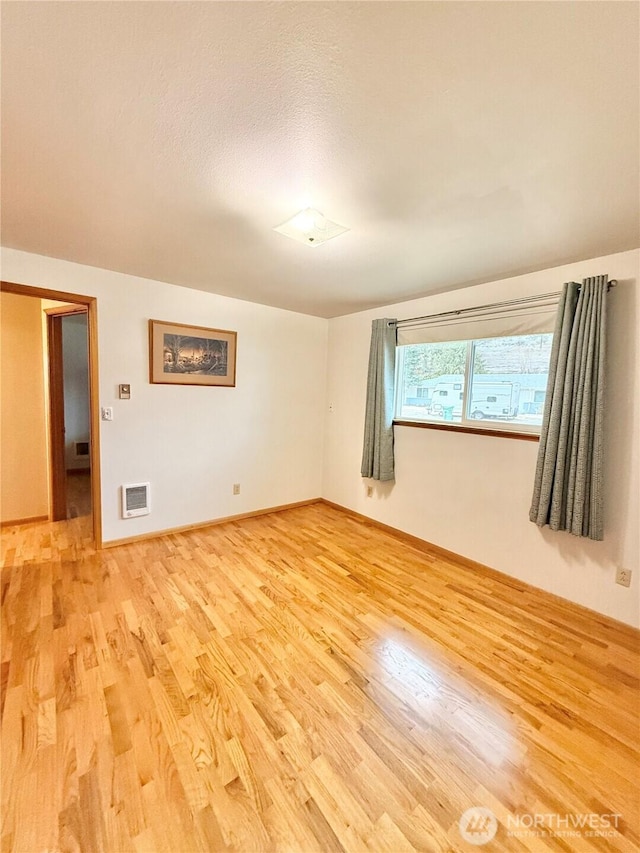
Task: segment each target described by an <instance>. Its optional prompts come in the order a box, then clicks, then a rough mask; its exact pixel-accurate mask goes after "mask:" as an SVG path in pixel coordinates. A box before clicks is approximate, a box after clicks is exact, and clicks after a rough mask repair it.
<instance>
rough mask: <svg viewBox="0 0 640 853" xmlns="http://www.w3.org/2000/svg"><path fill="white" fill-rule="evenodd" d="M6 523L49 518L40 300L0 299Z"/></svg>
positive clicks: (1, 512)
mask: <svg viewBox="0 0 640 853" xmlns="http://www.w3.org/2000/svg"><path fill="white" fill-rule="evenodd" d="M0 306H1V309H0V315H1V316H0V319H1V321H2V334H1V335H0V337H1V340H2V349H1V356H0V358H1V378H0V389H1V400H0V404H1V405H0V411H1V412H2V416H1V420H0V438H1V444H0V490H1V491H0V498H1V499H0V521H3V522H10V521H17V520H19V519H28V518H41V517H42V516H47V515H48V513H49V484H48V464H47V438H46V428H45V423H46V422H45V408H46V407H45V396H44V377H43V370H42V364H43V349H42V324H41V316H40V300H39V299H27V298H26V297H24V296H17V295H15V294H13V293H2V294H0Z"/></svg>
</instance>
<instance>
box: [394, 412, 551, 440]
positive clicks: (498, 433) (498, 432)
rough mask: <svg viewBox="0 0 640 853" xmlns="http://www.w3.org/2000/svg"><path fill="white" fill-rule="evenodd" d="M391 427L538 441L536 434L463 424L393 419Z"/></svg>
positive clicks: (538, 437)
mask: <svg viewBox="0 0 640 853" xmlns="http://www.w3.org/2000/svg"><path fill="white" fill-rule="evenodd" d="M393 425H394V427H396V426H401V427H417V428H418V429H439V430H444V431H446V432H467V433H470V434H471V435H491V436H494V437H495V438H516V439H520V441H540V436H539V434H538V433H537V432H516V431H515V430H505V429H487V428H486V427H484V428H483V427H477V426H464V425H463V424H444V423H436V422H435V421H411V420H404V419H400V418H397V419H396V418H394V419H393Z"/></svg>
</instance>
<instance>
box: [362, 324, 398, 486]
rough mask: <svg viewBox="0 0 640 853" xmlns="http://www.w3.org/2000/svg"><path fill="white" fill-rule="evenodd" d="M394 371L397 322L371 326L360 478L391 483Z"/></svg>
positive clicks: (392, 474)
mask: <svg viewBox="0 0 640 853" xmlns="http://www.w3.org/2000/svg"><path fill="white" fill-rule="evenodd" d="M395 371H396V321H395V320H388V319H384V320H374V321H373V323H372V324H371V348H370V350H369V375H368V377H367V406H366V411H365V421H364V446H363V449H362V467H361V469H360V470H361V473H362V476H363V477H370V478H372V479H374V480H393V478H394V471H393V396H394V385H395Z"/></svg>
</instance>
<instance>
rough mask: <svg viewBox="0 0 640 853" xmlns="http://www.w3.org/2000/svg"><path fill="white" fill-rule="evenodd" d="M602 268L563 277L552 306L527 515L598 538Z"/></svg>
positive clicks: (600, 534) (604, 293) (603, 304)
mask: <svg viewBox="0 0 640 853" xmlns="http://www.w3.org/2000/svg"><path fill="white" fill-rule="evenodd" d="M606 316H607V276H604V275H602V276H596V277H595V278H586V279H585V280H584V281H583V282H582V285H579V284H576V283H575V282H570V283H569V284H565V286H564V289H563V291H562V296H561V297H560V304H559V306H558V316H557V319H556V328H555V332H554V338H553V348H552V351H551V361H550V364H549V382H548V384H547V395H546V399H545V408H544V417H543V422H542V433H541V435H540V447H539V449H538V464H537V468H536V478H535V485H534V490H533V501H532V504H531V511H530V513H529V518H530V519H531V521H533V522H534V523H535V524H537V525H539V526H540V527H542V526H544V525H545V524H548V525H549V527H550V528H551V529H552V530H569V531H570V532H571V533H573V534H575V535H576V536H588V537H589V538H590V539H602V538H603V476H602V475H603V471H602V469H603V419H604V378H605V377H604V371H605V343H606V341H605V337H606V334H605V332H606Z"/></svg>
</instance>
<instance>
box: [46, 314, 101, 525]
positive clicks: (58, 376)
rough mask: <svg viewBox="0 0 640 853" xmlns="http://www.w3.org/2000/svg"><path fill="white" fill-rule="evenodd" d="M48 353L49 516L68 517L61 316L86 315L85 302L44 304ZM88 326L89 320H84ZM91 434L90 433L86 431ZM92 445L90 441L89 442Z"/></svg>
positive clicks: (61, 519)
mask: <svg viewBox="0 0 640 853" xmlns="http://www.w3.org/2000/svg"><path fill="white" fill-rule="evenodd" d="M44 313H45V314H46V315H47V350H48V355H49V465H50V472H51V478H50V480H51V490H50V491H51V520H52V521H64V520H65V519H66V518H67V464H66V463H67V460H66V450H67V448H66V439H65V416H64V395H65V390H64V359H63V354H62V334H63V333H62V320H63V318H64V317H73V316H74V315H77V314H84V315H85V316H87V314H88V312H87V306H86V305H77V304H76V305H60V306H58V307H56V308H45V312H44ZM87 329H88V323H87ZM89 438H91V435H89ZM89 446H91V445H89Z"/></svg>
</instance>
